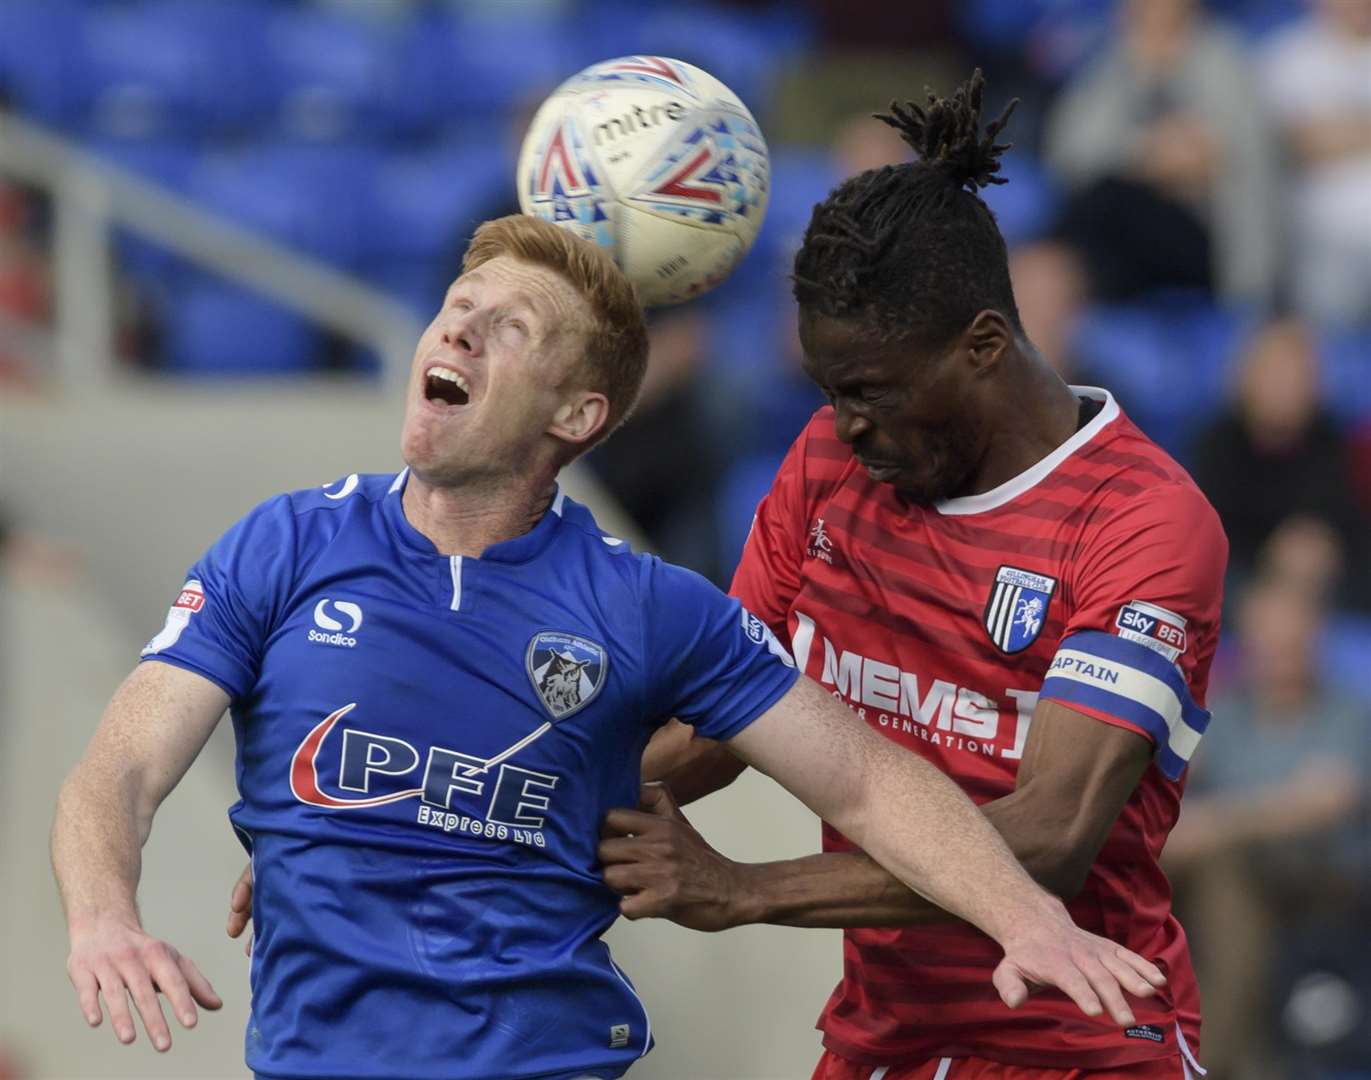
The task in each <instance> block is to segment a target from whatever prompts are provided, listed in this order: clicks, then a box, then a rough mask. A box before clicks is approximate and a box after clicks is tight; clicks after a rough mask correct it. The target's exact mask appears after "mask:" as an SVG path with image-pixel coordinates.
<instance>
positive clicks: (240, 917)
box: [227, 863, 252, 938]
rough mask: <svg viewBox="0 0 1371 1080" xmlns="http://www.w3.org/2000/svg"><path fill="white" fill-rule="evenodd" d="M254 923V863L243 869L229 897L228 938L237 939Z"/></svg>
mask: <svg viewBox="0 0 1371 1080" xmlns="http://www.w3.org/2000/svg"><path fill="white" fill-rule="evenodd" d="M251 921H252V863H248V864H247V866H245V867H244V868H243V872H242V873H241V874H239V875H238V880H237V882H235V883H234V886H233V892H232V893H231V894H230V895H229V917H228V927H227V929H228V936H229V937H231V938H236V937H237V936H238V935H239V934H241V933H242V932H243V930H244V928H246V926H247V924H248V923H249V922H251Z"/></svg>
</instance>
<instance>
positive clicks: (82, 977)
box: [67, 966, 103, 1027]
mask: <svg viewBox="0 0 1371 1080" xmlns="http://www.w3.org/2000/svg"><path fill="white" fill-rule="evenodd" d="M67 978H69V979H70V980H71V985H72V986H74V987H76V1000H77V1003H78V1004H79V1005H80V1006H81V1015H82V1016H84V1017H85V1018H86V1023H88V1024H89V1025H90V1026H91V1027H99V1026H100V1021H101V1020H102V1019H103V1015H102V1014H101V1012H100V983H99V981H98V980H97V979H96V978H95V973H94V972H93V971H91V970H90V969H89V968H85V967H81V968H72V967H71V966H68V968H67Z"/></svg>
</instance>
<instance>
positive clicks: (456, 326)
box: [439, 312, 481, 356]
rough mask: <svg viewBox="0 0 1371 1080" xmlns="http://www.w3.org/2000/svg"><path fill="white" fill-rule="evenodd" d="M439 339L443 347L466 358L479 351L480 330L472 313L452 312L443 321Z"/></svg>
mask: <svg viewBox="0 0 1371 1080" xmlns="http://www.w3.org/2000/svg"><path fill="white" fill-rule="evenodd" d="M439 337H440V339H441V340H442V342H443V344H444V345H446V346H448V347H449V348H451V349H456V350H458V351H459V352H462V353H465V354H466V355H468V356H476V355H478V354H479V353H480V351H481V329H480V326H479V325H478V323H477V320H476V318H475V317H474V313H473V312H462V313H457V312H453V313H452V314H451V315H450V316H448V317H447V318H446V319H444V321H443V325H442V326H441V327H440V328H439Z"/></svg>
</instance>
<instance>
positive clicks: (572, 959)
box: [143, 472, 797, 1080]
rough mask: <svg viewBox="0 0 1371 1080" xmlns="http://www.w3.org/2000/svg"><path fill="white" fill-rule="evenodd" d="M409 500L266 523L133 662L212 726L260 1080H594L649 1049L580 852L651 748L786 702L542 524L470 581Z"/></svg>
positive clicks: (736, 653) (601, 897)
mask: <svg viewBox="0 0 1371 1080" xmlns="http://www.w3.org/2000/svg"><path fill="white" fill-rule="evenodd" d="M406 475H407V474H406V473H404V472H402V473H400V474H399V475H396V476H358V475H355V474H354V475H352V476H349V477H347V478H346V480H344V481H341V482H340V483H338V484H335V485H331V486H326V487H324V488H322V489H314V490H309V491H304V492H296V493H294V494H290V495H283V496H280V497H277V498H275V499H272V500H270V501H268V502H266V503H264V504H262V505H261V506H259V507H257V508H256V509H255V510H253V511H252V512H251V513H250V514H248V516H247V517H245V518H244V519H243V520H242V521H240V522H239V523H238V524H237V525H235V526H233V528H231V529H230V530H229V531H228V533H227V534H225V535H224V537H223V538H222V539H220V540H219V541H218V543H216V544H215V545H214V546H213V547H212V548H211V549H210V550H209V552H208V553H207V554H206V555H205V557H204V558H203V559H201V560H200V561H199V562H198V563H196V564H195V566H194V567H193V568H192V569H191V571H190V574H189V579H188V580H187V581H186V583H185V585H184V586H183V587H182V590H181V593H180V596H179V597H178V599H177V600H176V603H175V605H174V606H173V607H172V609H171V612H170V614H169V616H168V618H167V623H166V625H165V626H164V628H163V629H162V631H161V632H160V633H159V634H158V635H157V636H156V637H155V638H153V640H152V641H151V642H149V643H148V646H147V648H146V649H145V650H144V653H143V656H144V658H145V659H153V660H158V661H162V662H165V663H170V664H175V665H178V666H180V667H184V668H187V669H189V670H190V671H193V672H196V673H197V674H200V675H202V676H204V677H205V678H208V679H211V680H212V681H214V682H215V683H217V684H219V685H220V686H221V687H223V689H224V690H225V691H226V692H227V693H228V694H229V696H230V698H231V699H232V717H233V725H234V734H235V736H236V740H237V781H238V789H239V793H240V795H241V798H240V799H239V801H238V802H237V803H236V804H235V805H234V806H233V807H232V808H231V810H230V811H229V817H230V819H231V820H232V822H233V825H234V827H235V829H236V830H237V831H238V834H239V836H240V837H241V839H242V841H243V843H244V845H245V846H246V847H247V848H248V850H249V851H250V852H251V856H252V864H253V872H254V874H255V889H254V894H253V910H252V916H253V921H254V925H255V933H256V942H255V944H254V947H253V953H252V1014H251V1019H250V1021H249V1026H248V1033H247V1040H246V1044H247V1063H248V1065H249V1067H250V1068H252V1069H253V1071H254V1072H255V1073H257V1074H258V1075H259V1076H261V1077H281V1078H285V1077H331V1078H345V1077H355V1078H359V1080H360V1078H368V1080H370V1078H395V1080H399V1078H403V1080H423V1078H434V1080H437V1078H442V1080H478V1078H481V1080H495V1078H500V1080H508V1078H514V1077H547V1078H562V1077H573V1076H595V1077H617V1076H620V1075H622V1073H623V1072H624V1071H625V1070H626V1069H627V1068H628V1066H629V1065H630V1064H632V1062H633V1061H635V1060H636V1059H637V1058H639V1057H641V1056H642V1055H643V1054H645V1053H647V1051H648V1050H649V1049H651V1047H652V1028H651V1023H650V1021H649V1019H648V1016H647V1011H646V1009H645V1008H644V1006H643V1003H642V1002H641V1001H640V1000H639V998H638V995H637V994H636V993H635V991H634V989H633V986H632V984H631V983H630V981H629V979H628V977H627V976H626V975H625V974H624V973H623V972H622V971H620V970H619V968H618V967H616V966H615V963H614V961H613V959H611V957H610V955H609V949H608V947H607V946H606V945H605V944H604V942H603V941H601V940H600V938H601V935H602V934H603V933H604V931H605V930H606V929H607V928H608V927H609V926H610V924H611V923H613V921H614V919H615V917H616V915H617V914H618V898H617V897H616V896H615V894H614V893H612V892H611V891H610V890H609V889H608V888H607V887H606V886H605V884H604V881H603V879H602V877H601V873H600V867H599V865H598V863H597V860H596V855H595V849H596V845H597V842H598V837H599V829H600V823H601V821H602V819H603V818H604V816H605V813H606V812H607V811H608V810H610V809H611V808H613V807H618V806H636V805H637V801H638V787H639V781H638V770H639V765H640V759H641V756H642V752H643V748H644V746H645V745H646V743H647V740H648V738H649V736H650V735H651V734H652V732H653V730H654V729H655V728H656V727H657V726H658V725H659V724H660V723H661V722H662V721H663V720H665V719H666V718H668V717H671V716H677V717H680V718H681V719H683V720H685V721H687V722H689V723H692V724H694V725H695V726H696V728H697V730H699V731H700V732H701V733H702V734H704V735H707V736H709V737H711V738H715V739H727V738H730V737H731V736H733V735H735V734H737V733H738V732H739V731H740V730H742V729H743V728H744V727H746V726H747V724H749V723H750V722H751V721H752V720H753V719H755V718H756V717H757V716H759V715H760V714H761V713H763V712H765V711H766V710H767V709H768V708H769V707H770V706H771V705H772V704H774V703H775V702H776V700H777V699H778V698H780V697H781V696H782V695H783V694H784V693H785V692H786V691H787V690H788V689H789V688H790V686H791V685H792V684H793V683H794V681H795V679H796V677H797V674H796V671H795V670H794V668H793V666H792V665H791V662H790V660H789V658H788V656H787V654H786V652H785V650H784V648H783V647H782V646H780V645H779V644H778V643H777V642H776V640H775V638H774V637H773V636H772V635H771V633H770V631H768V630H767V629H766V628H765V627H764V626H763V625H762V623H761V622H760V621H759V620H757V619H755V618H753V617H752V616H751V615H750V614H749V613H748V612H747V611H746V610H745V609H743V608H742V607H741V606H740V605H739V603H738V601H736V600H733V599H730V598H728V597H725V596H724V595H723V594H722V593H720V592H719V591H718V590H716V589H715V588H714V587H713V586H711V585H710V584H709V583H708V582H706V581H705V580H704V579H703V578H700V577H699V576H697V575H695V574H693V573H691V572H690V571H687V570H683V569H681V568H679V567H675V566H671V565H669V564H666V563H663V562H662V561H661V560H659V559H657V558H654V557H650V556H644V555H636V554H634V553H632V552H630V551H629V550H628V546H627V545H626V544H624V543H622V542H621V541H619V540H617V539H614V538H613V537H609V536H606V535H605V534H604V533H603V532H601V531H600V529H599V528H598V527H597V526H596V524H595V521H594V519H593V518H592V517H591V515H590V513H589V511H587V510H586V509H585V508H584V507H582V506H580V505H578V504H576V503H574V502H573V501H572V500H570V499H567V498H566V497H565V496H564V495H562V494H560V493H559V494H558V495H557V496H556V498H555V500H554V502H553V503H552V505H551V507H550V509H549V510H548V512H547V513H546V514H545V515H544V516H543V518H542V519H541V520H540V521H539V523H538V524H537V525H536V526H535V527H534V528H533V529H532V530H531V531H530V532H528V533H526V534H525V535H523V536H519V537H517V538H515V539H513V540H509V541H507V542H505V543H501V544H497V545H494V546H493V547H491V548H489V549H488V550H487V551H486V552H485V553H484V554H483V555H482V556H481V557H480V558H479V559H476V558H462V557H457V556H445V555H441V554H439V553H438V552H437V550H436V549H435V548H434V546H433V544H432V543H430V542H429V541H428V540H427V539H426V538H425V537H424V536H423V535H422V534H420V533H419V532H418V531H417V530H415V529H414V528H413V526H411V525H410V524H409V522H408V521H407V520H406V518H405V515H404V511H403V508H402V505H401V496H402V494H403V489H404V484H405V479H406Z"/></svg>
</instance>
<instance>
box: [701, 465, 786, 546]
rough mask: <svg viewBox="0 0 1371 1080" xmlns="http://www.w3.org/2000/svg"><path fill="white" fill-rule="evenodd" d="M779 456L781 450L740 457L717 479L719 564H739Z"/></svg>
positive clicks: (716, 517) (716, 516) (716, 518)
mask: <svg viewBox="0 0 1371 1080" xmlns="http://www.w3.org/2000/svg"><path fill="white" fill-rule="evenodd" d="M781 457H782V455H781V454H759V455H756V456H753V457H746V458H742V459H741V460H739V461H737V462H735V463H734V465H733V466H732V468H730V469H729V470H728V472H727V473H725V474H724V477H723V479H722V480H721V481H720V483H719V494H718V497H717V499H716V500H715V507H716V510H715V522H716V526H717V528H718V530H719V559H720V565H722V566H737V565H738V560H739V558H741V556H742V554H743V545H744V544H745V543H747V534H748V531H749V530H750V529H751V528H752V518H753V516H754V515H755V514H756V513H757V504H758V503H759V502H761V501H762V497H763V496H765V495H766V493H767V492H768V491H769V490H770V489H771V482H772V480H774V479H775V478H776V470H777V469H778V468H779V467H780V464H781Z"/></svg>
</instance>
